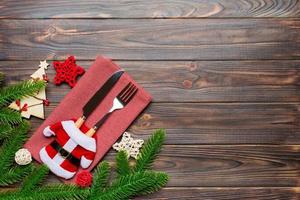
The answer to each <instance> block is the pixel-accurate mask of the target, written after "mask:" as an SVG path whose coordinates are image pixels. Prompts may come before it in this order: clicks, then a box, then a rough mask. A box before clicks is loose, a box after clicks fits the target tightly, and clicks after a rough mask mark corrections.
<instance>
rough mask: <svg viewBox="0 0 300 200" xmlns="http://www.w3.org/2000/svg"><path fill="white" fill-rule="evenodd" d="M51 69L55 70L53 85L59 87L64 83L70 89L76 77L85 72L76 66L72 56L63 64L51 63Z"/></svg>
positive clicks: (74, 83)
mask: <svg viewBox="0 0 300 200" xmlns="http://www.w3.org/2000/svg"><path fill="white" fill-rule="evenodd" d="M53 67H54V68H55V70H56V76H55V77H54V83H55V84H56V85H60V84H61V83H63V82H66V83H68V84H69V86H70V87H71V88H72V87H74V86H75V85H76V78H77V76H78V75H82V74H83V73H84V72H85V71H84V69H83V68H82V67H80V66H78V65H76V60H75V57H74V56H70V57H68V58H67V59H66V60H65V61H64V62H59V61H53Z"/></svg>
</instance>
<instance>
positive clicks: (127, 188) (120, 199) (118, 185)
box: [97, 171, 156, 200]
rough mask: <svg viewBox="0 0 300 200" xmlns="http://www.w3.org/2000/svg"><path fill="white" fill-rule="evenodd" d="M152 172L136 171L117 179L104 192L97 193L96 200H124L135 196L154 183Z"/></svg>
mask: <svg viewBox="0 0 300 200" xmlns="http://www.w3.org/2000/svg"><path fill="white" fill-rule="evenodd" d="M155 177H156V175H155V173H153V172H146V171H144V172H136V173H132V174H129V175H125V176H122V177H120V178H119V179H117V180H116V181H115V182H114V183H113V184H112V186H111V188H109V189H108V190H106V191H105V193H102V194H99V195H98V198H97V199H98V200H124V199H128V198H130V197H133V196H136V195H138V194H139V193H141V192H143V191H145V190H146V188H147V187H151V186H153V185H155V184H156V179H155Z"/></svg>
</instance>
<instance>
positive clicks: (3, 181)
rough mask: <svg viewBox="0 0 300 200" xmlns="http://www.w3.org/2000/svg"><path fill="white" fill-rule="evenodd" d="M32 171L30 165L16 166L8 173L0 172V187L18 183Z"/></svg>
mask: <svg viewBox="0 0 300 200" xmlns="http://www.w3.org/2000/svg"><path fill="white" fill-rule="evenodd" d="M31 171H32V166H31V165H26V166H18V167H15V168H12V169H10V170H8V171H1V175H0V186H9V185H11V184H14V183H17V182H20V181H21V180H23V178H24V177H25V176H27V175H28V174H29V173H30V172H31Z"/></svg>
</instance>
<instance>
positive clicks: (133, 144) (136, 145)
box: [112, 132, 144, 159]
mask: <svg viewBox="0 0 300 200" xmlns="http://www.w3.org/2000/svg"><path fill="white" fill-rule="evenodd" d="M143 144H144V140H142V139H137V140H134V139H133V138H132V137H131V135H130V133H128V132H124V134H123V136H122V139H121V141H120V142H117V143H115V144H114V145H113V146H112V147H113V149H115V150H116V151H126V153H127V155H128V157H130V156H131V157H133V158H135V159H137V156H138V154H139V153H140V148H141V147H142V146H143Z"/></svg>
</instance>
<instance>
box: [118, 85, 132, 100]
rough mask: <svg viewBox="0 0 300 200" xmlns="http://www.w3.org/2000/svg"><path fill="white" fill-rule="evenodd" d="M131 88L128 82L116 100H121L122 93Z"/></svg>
mask: <svg viewBox="0 0 300 200" xmlns="http://www.w3.org/2000/svg"><path fill="white" fill-rule="evenodd" d="M130 86H131V82H129V83H128V84H127V85H126V86H125V87H124V88H123V90H122V91H121V92H120V93H119V94H118V96H117V97H118V98H121V96H122V95H124V93H125V92H126V91H127V89H128V88H129V87H130Z"/></svg>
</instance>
